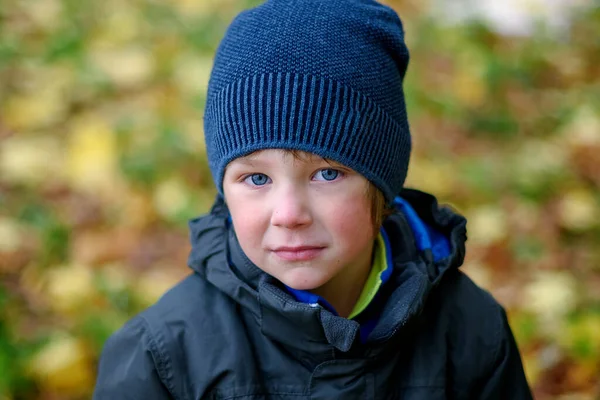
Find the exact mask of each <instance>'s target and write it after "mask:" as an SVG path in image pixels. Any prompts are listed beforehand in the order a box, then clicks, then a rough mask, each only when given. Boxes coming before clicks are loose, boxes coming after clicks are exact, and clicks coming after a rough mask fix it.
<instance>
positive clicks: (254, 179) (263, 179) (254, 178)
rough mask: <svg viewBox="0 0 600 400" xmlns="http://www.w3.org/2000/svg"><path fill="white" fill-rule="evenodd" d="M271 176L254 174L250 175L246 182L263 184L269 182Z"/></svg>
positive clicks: (256, 184) (254, 184) (255, 184)
mask: <svg viewBox="0 0 600 400" xmlns="http://www.w3.org/2000/svg"><path fill="white" fill-rule="evenodd" d="M269 180H270V179H269V177H268V176H267V175H265V174H252V175H248V176H247V177H246V178H245V179H244V182H246V183H247V184H249V185H252V186H263V185H266V184H267V183H269Z"/></svg>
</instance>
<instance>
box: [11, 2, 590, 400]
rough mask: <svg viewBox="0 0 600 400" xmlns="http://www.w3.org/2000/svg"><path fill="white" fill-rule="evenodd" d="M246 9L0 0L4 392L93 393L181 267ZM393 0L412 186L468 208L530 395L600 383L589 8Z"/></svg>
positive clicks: (475, 247)
mask: <svg viewBox="0 0 600 400" xmlns="http://www.w3.org/2000/svg"><path fill="white" fill-rule="evenodd" d="M257 3H258V0H160V1H159V0H127V1H124V0H105V1H77V0H0V278H1V283H0V313H1V314H0V399H3V400H4V399H48V400H50V399H83V398H87V397H89V396H90V393H91V390H92V388H93V385H94V380H95V368H96V363H97V360H98V355H99V352H100V350H101V348H102V344H103V342H104V341H105V340H106V338H107V337H108V336H109V335H110V334H111V333H112V332H113V331H114V330H115V329H117V328H119V327H120V326H121V325H122V324H123V323H124V321H126V320H127V319H128V318H129V317H130V316H132V315H133V314H134V313H136V312H138V311H140V310H141V309H143V308H144V307H146V306H148V305H149V304H151V303H152V302H154V301H155V300H156V299H157V298H158V297H159V296H160V295H161V294H162V293H163V292H164V291H165V290H166V289H167V288H169V287H170V286H171V285H173V284H174V283H176V282H177V281H178V280H179V279H181V278H182V277H183V276H184V275H186V274H187V273H188V272H189V271H188V269H187V267H186V258H187V253H188V251H189V245H188V239H187V226H186V221H187V220H188V219H189V218H192V217H194V216H196V215H198V214H200V213H203V212H205V211H207V210H208V208H209V206H210V205H211V203H212V199H213V197H214V194H215V191H214V188H213V187H212V180H211V178H210V172H209V170H208V167H207V164H206V155H205V152H204V143H203V133H202V131H203V128H202V110H203V105H204V102H205V91H206V87H207V83H208V78H209V73H210V68H211V64H212V56H213V54H214V51H215V49H216V46H217V45H218V42H219V40H220V38H221V37H222V35H223V33H224V30H225V28H226V26H227V25H228V23H229V22H230V21H231V19H232V18H233V16H234V15H235V14H236V13H237V12H239V11H240V10H241V9H243V8H246V7H249V6H252V5H255V4H257ZM387 3H388V4H390V5H391V6H393V7H394V8H396V9H397V10H398V12H399V13H400V15H401V17H402V18H403V20H404V24H405V28H406V31H407V34H406V38H407V42H408V45H409V48H410V49H411V56H412V60H411V65H410V67H409V72H408V75H407V79H406V92H407V96H408V104H409V116H410V120H411V126H412V132H413V137H414V142H415V149H414V155H413V158H412V160H411V169H410V171H409V181H408V183H407V185H408V186H412V187H416V188H420V189H423V190H426V191H430V192H432V193H434V194H435V195H437V196H438V197H439V198H440V200H441V201H442V202H445V203H450V204H452V205H453V206H454V207H456V208H457V209H458V210H460V211H461V212H462V213H464V214H465V215H466V216H467V217H468V220H469V223H468V230H469V238H470V239H469V242H468V252H467V260H466V263H465V266H464V268H463V270H464V271H465V272H466V273H468V274H469V275H470V276H471V277H472V278H473V279H474V280H475V281H476V282H477V283H479V284H480V285H482V286H483V287H485V288H486V289H488V290H490V291H491V292H492V293H493V294H494V296H495V297H496V298H497V299H498V300H499V301H500V302H501V303H502V304H503V305H504V306H505V307H506V309H507V310H508V312H509V316H510V320H511V323H512V327H513V330H514V332H515V335H516V337H517V341H518V344H519V346H520V348H521V351H522V355H523V360H524V363H525V368H526V371H527V375H528V377H529V380H530V383H531V385H532V386H533V388H534V391H535V395H536V398H538V399H598V398H600V383H599V382H600V79H599V78H600V42H599V38H600V10H599V7H598V4H597V3H596V4H594V3H593V2H592V1H576V2H575V1H543V0H537V1H534V0H527V1H526V0H523V1H520V2H519V1H507V2H493V1H479V2H473V1H471V2H469V1H467V0H462V1H459V0H453V1H450V0H447V1H442V0H438V1H435V0H429V1H418V0H406V1H392V0H390V1H387Z"/></svg>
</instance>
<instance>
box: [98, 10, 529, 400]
mask: <svg viewBox="0 0 600 400" xmlns="http://www.w3.org/2000/svg"><path fill="white" fill-rule="evenodd" d="M403 36H404V33H403V30H402V25H401V22H400V20H399V18H398V16H397V15H396V14H395V13H394V12H393V11H392V10H391V9H389V8H388V7H386V6H383V5H381V4H378V3H376V2H374V1H372V0H268V1H267V2H265V3H264V4H263V5H261V6H259V7H257V8H255V9H252V10H249V11H246V12H244V13H242V14H240V16H238V17H237V18H236V19H235V20H234V22H233V23H232V25H231V26H230V28H229V30H228V32H227V34H226V36H225V38H224V39H223V41H222V43H221V45H220V47H219V50H218V51H217V54H216V57H215V63H214V67H213V71H212V75H211V80H210V84H209V88H208V97H207V105H206V110H205V117H204V118H205V138H206V148H207V153H208V158H209V164H210V168H211V171H212V174H213V178H214V180H215V184H216V185H217V187H218V189H219V193H220V195H219V196H218V198H217V201H216V202H215V205H214V206H213V209H212V210H211V212H210V213H209V214H208V215H206V216H203V217H201V218H198V219H195V220H193V221H191V223H190V228H191V241H192V246H193V248H192V252H191V255H190V258H189V265H190V267H191V268H192V269H193V270H194V274H193V275H191V276H189V277H188V278H187V279H185V280H184V281H183V282H181V283H180V284H178V285H177V286H176V287H175V288H173V289H172V290H171V291H169V292H168V293H167V294H165V295H164V296H163V297H162V299H161V300H159V301H158V303H157V304H155V305H154V306H152V307H151V308H149V309H148V310H146V311H144V312H143V313H141V314H140V315H139V316H137V317H135V318H134V319H132V320H131V321H129V322H128V323H127V324H126V325H125V326H124V327H123V328H122V329H121V330H120V331H119V332H117V333H116V334H115V335H113V337H111V339H109V341H108V342H107V343H106V345H105V349H104V351H103V355H102V358H101V362H100V366H99V374H98V382H97V386H96V392H95V398H96V399H169V398H172V399H359V398H360V399H400V398H402V399H446V398H453V399H496V398H497V399H529V398H531V394H530V392H529V388H528V386H527V382H526V380H525V377H524V373H523V368H522V366H521V361H520V357H519V353H518V350H517V348H516V345H515V342H514V340H513V337H512V334H511V332H510V328H509V326H508V323H507V320H506V316H505V314H504V311H503V310H502V308H501V307H500V306H499V305H498V304H497V303H496V302H495V301H494V299H493V298H492V297H491V296H490V295H489V294H487V293H486V292H484V291H483V290H481V289H479V288H478V287H477V286H475V285H474V284H473V283H472V282H471V281H470V280H469V279H468V278H467V277H466V276H465V275H464V274H462V273H461V272H459V271H458V267H459V266H460V265H461V263H462V261H463V258H464V253H465V240H466V229H465V225H466V221H465V220H464V218H463V217H461V216H459V215H457V214H454V213H453V212H452V211H450V210H448V209H446V208H439V207H438V206H437V202H436V200H435V198H433V197H432V196H430V195H427V194H424V193H421V192H418V191H414V190H407V189H403V188H402V186H403V184H404V180H405V177H406V173H407V168H408V161H409V156H410V146H411V145H410V133H409V126H408V122H407V118H406V111H405V105H404V96H403V92H402V80H403V78H404V74H405V71H406V67H407V64H408V50H407V49H406V46H405V44H404V37H403Z"/></svg>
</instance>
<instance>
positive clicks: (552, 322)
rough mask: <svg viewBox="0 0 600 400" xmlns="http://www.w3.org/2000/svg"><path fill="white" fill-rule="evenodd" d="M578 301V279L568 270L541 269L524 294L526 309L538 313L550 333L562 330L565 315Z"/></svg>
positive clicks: (542, 323) (543, 325) (542, 325)
mask: <svg viewBox="0 0 600 400" xmlns="http://www.w3.org/2000/svg"><path fill="white" fill-rule="evenodd" d="M577 301H578V296H577V281H576V280H575V278H574V277H573V275H572V274H570V273H568V272H567V271H539V272H538V273H537V274H536V276H535V277H534V279H533V280H532V281H531V282H530V283H529V284H527V286H526V287H525V289H524V294H523V307H524V309H526V310H529V311H531V312H533V313H534V314H536V315H537V316H538V317H539V318H540V322H541V324H540V325H541V327H542V328H543V329H544V330H545V331H546V332H547V333H550V334H555V333H556V332H558V331H560V329H561V326H562V324H563V318H564V316H565V315H567V313H569V312H570V311H572V310H573V309H574V307H575V306H576V304H577Z"/></svg>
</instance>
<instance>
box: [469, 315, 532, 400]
mask: <svg viewBox="0 0 600 400" xmlns="http://www.w3.org/2000/svg"><path fill="white" fill-rule="evenodd" d="M476 398H478V399H486V400H492V399H498V400H500V399H514V400H522V399H523V400H529V399H533V397H532V394H531V390H530V389H529V385H528V384H527V379H526V378H525V371H524V370H523V364H522V363H521V356H520V354H519V349H518V348H517V344H516V342H515V339H514V336H513V334H512V331H511V329H510V326H509V324H508V320H507V318H506V313H505V312H504V310H503V309H502V311H501V327H500V330H499V332H498V345H497V348H496V351H495V353H494V357H493V368H492V370H491V374H489V375H488V377H487V378H486V379H485V380H484V382H482V386H481V391H480V393H479V394H478V395H477V396H476Z"/></svg>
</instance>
